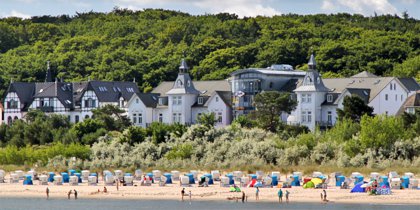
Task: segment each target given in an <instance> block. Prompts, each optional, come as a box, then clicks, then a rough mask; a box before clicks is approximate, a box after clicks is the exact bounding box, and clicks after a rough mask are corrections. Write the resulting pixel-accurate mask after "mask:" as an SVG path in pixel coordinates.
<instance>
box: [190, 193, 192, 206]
mask: <svg viewBox="0 0 420 210" xmlns="http://www.w3.org/2000/svg"><path fill="white" fill-rule="evenodd" d="M191 196H192V195H191V190H190V205H191Z"/></svg>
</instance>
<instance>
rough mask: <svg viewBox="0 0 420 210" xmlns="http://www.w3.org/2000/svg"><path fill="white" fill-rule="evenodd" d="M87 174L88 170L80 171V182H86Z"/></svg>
mask: <svg viewBox="0 0 420 210" xmlns="http://www.w3.org/2000/svg"><path fill="white" fill-rule="evenodd" d="M89 174H90V171H89V170H83V171H82V182H88V179H89Z"/></svg>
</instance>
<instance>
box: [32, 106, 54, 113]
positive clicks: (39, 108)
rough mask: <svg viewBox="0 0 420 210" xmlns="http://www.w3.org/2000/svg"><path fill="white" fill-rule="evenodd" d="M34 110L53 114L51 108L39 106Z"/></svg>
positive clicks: (52, 108)
mask: <svg viewBox="0 0 420 210" xmlns="http://www.w3.org/2000/svg"><path fill="white" fill-rule="evenodd" d="M36 109H38V110H41V111H42V112H54V107H53V106H39V107H37V108H36Z"/></svg>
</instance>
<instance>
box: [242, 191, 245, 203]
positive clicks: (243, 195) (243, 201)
mask: <svg viewBox="0 0 420 210" xmlns="http://www.w3.org/2000/svg"><path fill="white" fill-rule="evenodd" d="M242 203H245V192H244V191H242Z"/></svg>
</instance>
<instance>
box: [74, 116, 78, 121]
mask: <svg viewBox="0 0 420 210" xmlns="http://www.w3.org/2000/svg"><path fill="white" fill-rule="evenodd" d="M74 122H75V123H78V122H79V115H76V116H74Z"/></svg>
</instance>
